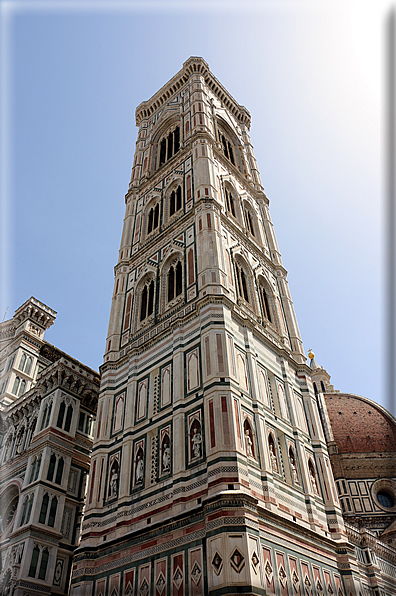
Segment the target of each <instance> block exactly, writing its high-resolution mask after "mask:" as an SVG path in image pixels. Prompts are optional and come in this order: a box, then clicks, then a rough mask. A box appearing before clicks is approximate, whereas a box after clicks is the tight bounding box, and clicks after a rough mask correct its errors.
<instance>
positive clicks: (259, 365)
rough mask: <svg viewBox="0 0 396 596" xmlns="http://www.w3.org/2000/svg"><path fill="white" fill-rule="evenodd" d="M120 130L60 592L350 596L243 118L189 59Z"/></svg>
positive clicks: (313, 415) (315, 419) (351, 583)
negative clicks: (123, 150) (127, 142)
mask: <svg viewBox="0 0 396 596" xmlns="http://www.w3.org/2000/svg"><path fill="white" fill-rule="evenodd" d="M136 124H137V126H138V128H139V132H138V138H137V143H136V152H135V157H134V161H133V167H132V175H131V180H130V184H129V189H128V192H127V194H126V197H125V203H126V210H125V219H124V227H123V232H122V238H121V245H120V251H119V259H118V263H117V264H116V266H115V281H114V292H113V297H112V307H111V314H110V322H109V329H108V336H107V341H106V350H105V356H104V364H103V365H102V367H101V373H102V382H101V390H100V399H99V405H98V415H97V424H96V436H95V441H94V447H93V455H92V462H91V473H90V483H89V487H88V494H87V505H86V511H85V518H84V523H83V530H82V540H81V545H80V548H79V549H78V551H77V553H76V556H75V561H74V568H73V574H72V593H73V594H75V595H77V594H83V593H84V594H92V596H99V595H100V594H101V595H102V596H104V595H105V594H106V595H107V594H109V595H111V596H121V595H124V594H129V595H135V594H136V595H139V596H140V595H142V596H147V595H148V594H153V595H155V596H157V595H158V596H162V595H172V596H182V595H183V596H188V595H191V596H193V595H194V596H195V595H204V594H205V595H206V594H213V595H215V594H216V595H217V594H218V595H220V594H222V595H226V594H229V595H231V594H235V593H236V592H238V593H239V592H241V593H248V594H276V595H281V596H286V595H287V594H290V593H294V592H295V593H296V594H300V595H301V596H303V595H304V594H312V595H313V594H328V595H331V594H338V595H340V594H344V593H345V592H344V590H348V591H347V593H348V596H349V594H352V595H354V594H355V593H356V592H355V579H354V578H355V574H356V570H355V569H354V568H352V567H350V564H349V556H350V553H351V552H352V550H351V548H350V547H349V545H348V542H347V541H346V538H345V531H344V526H343V521H342V516H341V511H340V507H339V503H338V499H337V496H336V492H335V485H334V481H333V477H332V473H331V468H330V462H329V457H328V453H327V450H326V443H325V437H324V435H323V431H322V428H321V424H320V418H319V415H318V410H317V405H316V400H315V394H314V390H313V386H312V382H311V379H310V369H309V367H308V366H307V365H306V358H305V356H304V351H303V345H302V341H301V337H300V333H299V329H298V325H297V319H296V315H295V312H294V307H293V302H292V299H291V295H290V291H289V287H288V282H287V272H286V270H285V268H284V267H283V264H282V259H281V255H280V252H279V248H278V245H277V241H276V237H275V232H274V228H273V225H272V222H271V218H270V213H269V201H268V198H267V196H266V194H265V192H264V189H263V186H262V183H261V180H260V174H259V171H258V167H257V163H256V160H255V157H254V153H253V147H252V144H251V141H250V136H249V130H250V115H249V112H248V111H247V110H246V108H244V107H243V106H240V105H239V104H238V103H237V102H236V101H235V100H234V98H233V97H232V96H231V95H230V93H229V92H228V91H227V90H226V89H225V88H224V87H223V86H222V84H221V83H220V82H219V81H218V80H217V79H216V78H215V77H214V76H213V74H212V73H211V72H210V70H209V67H208V64H207V63H206V62H205V61H204V60H203V59H202V58H196V57H191V58H189V59H188V60H187V61H186V62H185V63H184V65H183V68H182V70H181V71H180V72H178V73H177V74H176V75H175V76H174V77H173V78H172V79H171V80H170V81H169V82H168V83H167V84H166V85H165V86H164V87H162V88H161V89H160V90H159V91H158V92H157V93H156V94H155V95H154V96H153V97H152V98H151V99H150V100H148V101H145V102H143V103H142V104H140V105H139V106H138V108H137V109H136ZM338 552H342V553H343V554H342V557H343V558H342V564H343V566H342V572H341V571H340V569H339V565H338V557H339V555H338V554H337V553H338ZM340 568H341V567H340ZM345 570H347V572H345ZM293 590H294V592H293ZM304 590H305V591H304ZM307 590H308V591H307Z"/></svg>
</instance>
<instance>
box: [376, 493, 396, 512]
mask: <svg viewBox="0 0 396 596" xmlns="http://www.w3.org/2000/svg"><path fill="white" fill-rule="evenodd" d="M377 499H378V502H379V504H380V505H382V507H386V508H387V509H392V507H394V505H395V499H394V498H393V495H392V494H391V493H390V492H388V491H386V490H380V491H378V492H377Z"/></svg>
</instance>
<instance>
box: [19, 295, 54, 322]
mask: <svg viewBox="0 0 396 596" xmlns="http://www.w3.org/2000/svg"><path fill="white" fill-rule="evenodd" d="M55 318H56V311H55V310H52V308H49V306H46V305H45V304H44V303H43V302H40V301H39V300H37V299H36V298H33V296H31V297H30V298H29V300H26V302H24V304H22V306H20V307H19V308H18V309H17V310H16V311H15V315H14V317H13V320H14V321H15V324H16V326H18V325H20V324H21V323H23V321H24V320H25V319H29V320H31V321H34V322H35V323H36V324H37V325H39V326H40V327H42V328H44V329H48V328H49V327H51V325H53V324H54V321H55Z"/></svg>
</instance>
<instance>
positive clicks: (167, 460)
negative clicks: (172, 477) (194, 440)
mask: <svg viewBox="0 0 396 596" xmlns="http://www.w3.org/2000/svg"><path fill="white" fill-rule="evenodd" d="M170 464H171V450H170V440H169V437H167V436H166V437H165V439H164V441H163V443H162V472H169V471H170Z"/></svg>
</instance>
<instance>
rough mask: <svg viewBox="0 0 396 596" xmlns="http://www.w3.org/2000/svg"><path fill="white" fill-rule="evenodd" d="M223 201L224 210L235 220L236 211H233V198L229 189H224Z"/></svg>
mask: <svg viewBox="0 0 396 596" xmlns="http://www.w3.org/2000/svg"><path fill="white" fill-rule="evenodd" d="M224 194H225V199H226V208H227V211H228V212H229V213H231V214H232V215H233V217H235V218H236V210H235V197H234V195H233V193H232V191H231V190H230V189H229V188H225V189H224Z"/></svg>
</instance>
